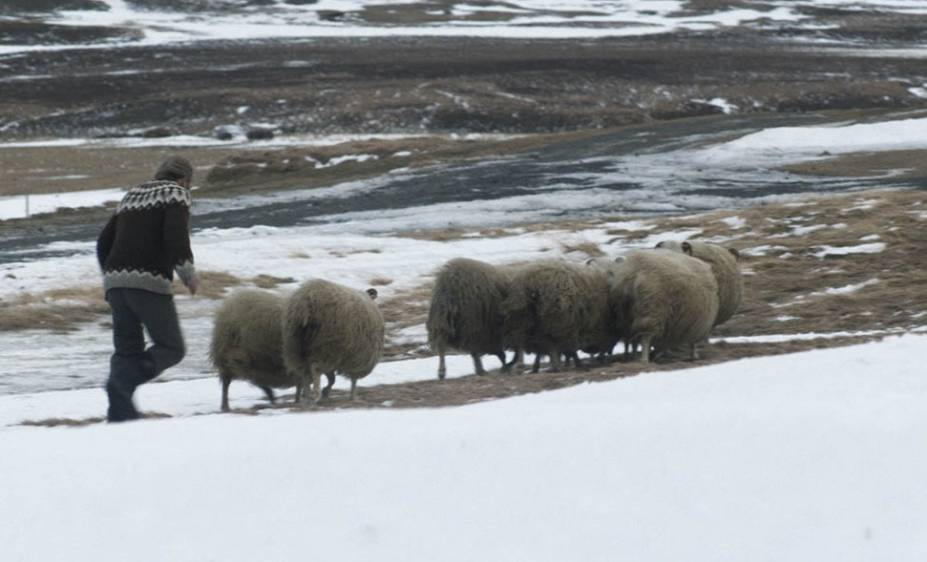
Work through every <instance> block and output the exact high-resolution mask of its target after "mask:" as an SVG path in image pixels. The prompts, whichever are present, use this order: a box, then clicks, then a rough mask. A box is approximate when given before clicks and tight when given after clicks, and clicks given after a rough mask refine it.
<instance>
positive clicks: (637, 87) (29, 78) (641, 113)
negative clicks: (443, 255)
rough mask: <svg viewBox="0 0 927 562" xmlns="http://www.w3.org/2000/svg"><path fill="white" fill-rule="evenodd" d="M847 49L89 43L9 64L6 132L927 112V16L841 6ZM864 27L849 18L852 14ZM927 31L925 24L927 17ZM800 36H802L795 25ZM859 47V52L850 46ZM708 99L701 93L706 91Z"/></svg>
mask: <svg viewBox="0 0 927 562" xmlns="http://www.w3.org/2000/svg"><path fill="white" fill-rule="evenodd" d="M835 13H837V15H832V16H825V15H820V19H821V21H822V22H827V21H829V20H830V19H834V18H837V19H840V21H842V22H843V24H844V27H842V28H841V29H840V32H839V33H840V40H841V41H842V42H843V46H840V47H839V48H838V47H834V46H830V47H829V46H827V45H826V44H821V43H818V44H809V43H806V42H795V41H796V39H801V40H802V41H809V40H826V39H832V38H831V37H829V36H828V35H829V33H831V32H829V31H826V30H818V31H815V32H813V33H812V32H809V31H803V32H801V33H799V32H798V31H796V32H795V33H794V34H793V33H791V32H789V30H788V29H783V28H781V27H777V28H775V29H774V30H772V29H771V30H767V29H765V28H763V26H762V25H754V26H746V27H742V28H732V29H731V28H729V29H724V30H720V31H711V32H699V33H696V32H680V33H677V34H672V35H659V36H652V37H634V38H620V39H601V40H557V41H542V40H531V41H524V40H505V39H477V38H440V39H427V38H381V39H374V38H368V39H363V40H358V39H325V40H303V41H261V42H258V41H251V42H212V43H197V44H195V45H193V46H189V45H186V46H185V45H176V46H163V47H131V48H121V49H86V50H66V51H56V52H42V53H34V54H29V53H27V54H20V55H16V56H6V57H2V58H0V63H2V66H0V84H2V86H0V87H2V90H3V95H2V97H0V131H2V135H3V137H4V138H10V139H16V138H35V137H39V136H47V137H84V136H91V137H92V136H124V135H130V134H138V131H139V130H142V129H146V128H150V127H167V128H168V129H169V130H171V131H174V132H180V133H187V134H211V132H212V129H213V127H214V126H217V125H229V124H244V125H248V124H255V123H264V124H268V123H269V124H272V125H274V126H275V127H276V128H277V129H278V130H281V131H287V132H313V133H335V132H392V133H395V132H519V133H526V132H532V133H533V132H551V131H563V130H576V129H588V128H601V127H613V126H620V125H627V124H634V123H646V122H650V121H653V120H666V119H674V118H678V117H685V116H694V115H706V114H712V113H719V112H721V111H722V110H721V109H720V108H719V107H717V106H715V105H711V104H709V103H706V101H705V100H711V99H713V98H717V97H720V98H724V99H726V100H728V102H730V103H731V104H734V105H736V106H737V107H738V108H739V111H741V112H802V111H815V110H821V109H847V108H856V109H860V108H895V109H897V108H904V107H924V106H925V105H927V100H925V99H924V98H920V97H917V96H916V95H914V94H912V93H911V92H910V91H909V90H908V88H909V87H911V86H921V85H922V84H923V83H924V82H927V70H925V67H924V65H923V63H922V61H921V60H919V59H917V58H913V57H904V56H898V55H897V54H891V53H887V54H885V55H880V54H879V52H880V51H879V50H880V49H884V48H886V47H889V46H893V45H899V46H907V45H915V44H917V42H919V41H923V40H924V39H925V38H927V32H925V31H924V29H927V27H925V26H923V25H922V24H918V23H917V22H923V21H927V18H924V17H922V16H910V17H908V16H905V18H902V17H901V16H895V15H888V14H878V13H861V14H855V15H854V14H852V13H850V12H845V13H844V12H840V11H839V10H835ZM848 22H849V23H848ZM918 25H920V27H917V26H918ZM796 34H797V35H800V36H801V37H796V36H794V35H796ZM850 44H854V45H859V47H861V48H860V49H858V50H854V49H850V48H847V47H846V45H850ZM699 100H701V101H699Z"/></svg>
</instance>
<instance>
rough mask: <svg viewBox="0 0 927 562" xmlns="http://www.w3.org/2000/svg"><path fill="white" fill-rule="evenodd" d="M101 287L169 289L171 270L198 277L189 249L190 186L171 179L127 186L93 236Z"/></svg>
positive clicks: (166, 291) (183, 276) (185, 279)
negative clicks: (101, 227)
mask: <svg viewBox="0 0 927 562" xmlns="http://www.w3.org/2000/svg"><path fill="white" fill-rule="evenodd" d="M97 260H98V261H99V263H100V269H102V270H103V287H104V290H107V291H108V290H109V289H114V288H130V289H144V290H147V291H151V292H154V293H161V294H167V295H169V294H171V293H172V289H171V282H172V281H173V279H174V272H175V271H176V273H177V275H178V276H179V277H180V279H181V281H183V283H184V284H187V285H189V284H190V282H191V281H192V280H193V279H194V278H195V277H196V270H195V268H194V266H193V252H192V250H191V248H190V191H189V190H188V189H186V188H184V187H183V186H181V185H179V184H177V183H175V182H172V181H151V182H147V183H143V184H141V185H138V186H135V187H133V188H132V189H130V190H129V191H128V192H127V193H126V194H125V196H124V197H123V198H122V201H121V202H120V203H119V206H118V207H117V208H116V212H115V213H114V214H113V216H112V217H111V218H110V220H109V222H107V223H106V226H105V227H104V228H103V231H102V232H101V233H100V237H99V238H98V239H97Z"/></svg>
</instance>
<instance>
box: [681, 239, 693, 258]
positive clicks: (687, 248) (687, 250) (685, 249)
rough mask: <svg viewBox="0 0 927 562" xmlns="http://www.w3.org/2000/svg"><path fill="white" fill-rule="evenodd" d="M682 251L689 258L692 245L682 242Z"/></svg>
mask: <svg viewBox="0 0 927 562" xmlns="http://www.w3.org/2000/svg"><path fill="white" fill-rule="evenodd" d="M682 251H683V252H685V253H686V254H689V255H690V256H691V255H692V244H689V243H688V242H683V243H682Z"/></svg>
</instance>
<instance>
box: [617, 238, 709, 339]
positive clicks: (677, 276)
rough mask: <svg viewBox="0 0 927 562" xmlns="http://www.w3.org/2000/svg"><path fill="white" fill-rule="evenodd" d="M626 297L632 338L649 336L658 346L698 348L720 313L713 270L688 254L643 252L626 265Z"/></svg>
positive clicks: (623, 279) (630, 257) (623, 280)
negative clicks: (691, 344)
mask: <svg viewBox="0 0 927 562" xmlns="http://www.w3.org/2000/svg"><path fill="white" fill-rule="evenodd" d="M622 266H623V269H626V271H625V272H624V274H623V275H622V276H621V289H620V290H621V292H622V293H623V296H624V298H625V299H626V301H627V302H628V305H629V306H628V308H629V311H630V317H631V330H630V331H631V333H632V334H633V335H639V334H644V333H650V334H652V335H653V336H654V341H655V343H657V344H658V345H663V346H669V347H672V346H675V345H680V344H683V343H694V342H697V341H701V340H703V339H704V338H706V337H707V336H708V333H709V331H710V330H711V327H712V325H713V323H714V319H715V317H716V316H717V312H718V286H717V282H716V281H715V278H714V275H713V274H712V272H711V268H710V267H709V266H708V265H707V264H705V263H703V262H701V261H699V260H697V259H695V258H691V257H689V256H687V255H685V254H678V253H675V252H671V251H668V250H643V251H639V252H633V253H631V254H629V255H628V256H627V260H626V261H625V263H624V264H622Z"/></svg>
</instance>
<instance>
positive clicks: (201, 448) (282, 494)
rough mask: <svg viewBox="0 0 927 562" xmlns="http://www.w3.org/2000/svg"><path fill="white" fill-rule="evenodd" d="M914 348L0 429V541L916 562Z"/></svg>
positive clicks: (265, 553)
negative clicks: (440, 405)
mask: <svg viewBox="0 0 927 562" xmlns="http://www.w3.org/2000/svg"><path fill="white" fill-rule="evenodd" d="M924 345H927V336H914V335H909V336H904V337H899V338H892V339H889V340H886V341H883V342H880V343H870V344H865V345H859V346H854V347H849V348H843V349H833V350H819V351H812V352H807V353H801V354H794V355H786V356H778V357H765V358H757V359H748V360H741V361H736V362H731V363H727V364H722V365H714V366H708V367H700V368H693V369H685V370H681V371H676V372H664V373H652V374H643V375H640V376H637V377H632V378H628V379H621V380H616V381H611V382H605V383H598V384H585V385H580V386H576V387H572V388H569V389H565V390H560V391H555V392H545V393H541V394H536V395H529V396H522V397H518V398H513V399H508V400H500V401H493V402H488V403H482V404H477V405H471V406H466V407H459V408H445V409H420V410H406V411H395V410H389V409H386V410H380V411H336V412H324V413H313V414H285V415H270V416H256V417H254V416H235V415H204V416H197V417H192V418H181V419H171V420H152V421H144V422H137V423H134V424H128V425H122V426H107V425H98V426H92V427H87V428H83V429H64V428H58V429H47V428H6V429H3V430H0V450H4V451H15V454H11V455H3V456H0V479H2V481H4V482H15V486H14V485H11V486H3V487H0V505H4V506H15V508H13V509H10V508H7V509H4V510H0V543H2V544H3V545H4V560H8V561H11V562H14V561H25V560H30V561H31V560H56V559H63V558H67V559H70V560H116V559H120V560H121V559H124V558H125V557H126V556H131V558H133V559H135V560H139V561H142V562H144V561H148V560H164V559H170V560H174V561H186V560H191V561H192V560H206V559H208V560H226V561H229V562H234V561H239V560H241V561H251V560H254V559H263V560H283V559H300V558H303V557H304V556H305V555H306V554H307V553H308V552H311V553H312V556H313V557H319V558H324V559H336V560H400V559H402V560H410V559H411V560H423V559H437V560H447V561H453V560H473V559H474V558H478V559H481V560H500V559H520V560H575V559H581V560H615V559H629V560H697V561H698V560H767V559H768V560H856V559H868V560H892V561H897V562H905V561H911V562H914V561H919V560H922V559H923V557H924V555H925V554H927V533H925V532H924V531H925V530H927V529H925V527H924V526H925V523H924V521H925V520H927V519H925V517H924V515H925V513H927V484H925V482H924V480H923V474H924V472H925V471H927V455H924V454H923V447H922V445H923V442H924V439H925V437H927V424H925V421H927V413H925V411H924V408H923V403H924V400H925V399H927V379H925V378H924V377H922V376H920V366H921V363H922V349H923V346H924ZM161 386H167V385H161ZM177 386H180V385H177ZM177 390H178V391H179V390H180V389H179V388H178V389H177ZM212 392H213V393H214V394H217V392H216V389H215V388H213V389H212ZM513 420H517V422H515V423H513ZM670 538H671V540H670Z"/></svg>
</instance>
